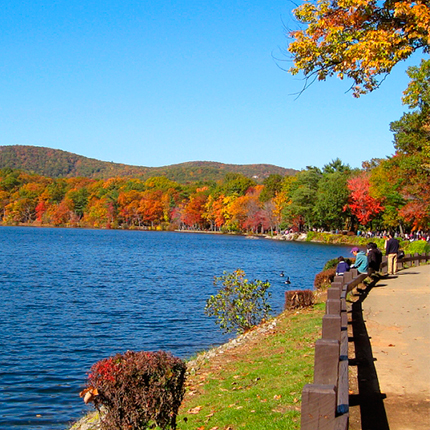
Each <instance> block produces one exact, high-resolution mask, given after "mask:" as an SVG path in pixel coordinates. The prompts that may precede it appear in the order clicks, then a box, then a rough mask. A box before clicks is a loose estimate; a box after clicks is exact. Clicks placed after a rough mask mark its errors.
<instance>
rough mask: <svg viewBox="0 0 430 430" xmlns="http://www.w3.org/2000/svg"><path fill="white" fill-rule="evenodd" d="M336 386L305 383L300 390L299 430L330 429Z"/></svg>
mask: <svg viewBox="0 0 430 430" xmlns="http://www.w3.org/2000/svg"><path fill="white" fill-rule="evenodd" d="M335 412H336V386H334V385H328V384H307V385H305V386H304V388H303V392H302V414H301V415H302V416H301V426H300V429H301V430H331V429H332V428H333V425H334V421H335Z"/></svg>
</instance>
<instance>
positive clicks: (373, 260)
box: [367, 242, 382, 275]
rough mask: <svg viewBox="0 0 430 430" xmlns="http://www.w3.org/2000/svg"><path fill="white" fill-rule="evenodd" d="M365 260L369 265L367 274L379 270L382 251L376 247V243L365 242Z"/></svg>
mask: <svg viewBox="0 0 430 430" xmlns="http://www.w3.org/2000/svg"><path fill="white" fill-rule="evenodd" d="M367 262H368V266H369V267H368V269H367V273H368V274H369V275H371V274H372V273H377V272H379V269H380V268H381V263H382V252H381V251H380V250H379V249H378V246H377V245H376V243H373V242H369V243H368V244H367Z"/></svg>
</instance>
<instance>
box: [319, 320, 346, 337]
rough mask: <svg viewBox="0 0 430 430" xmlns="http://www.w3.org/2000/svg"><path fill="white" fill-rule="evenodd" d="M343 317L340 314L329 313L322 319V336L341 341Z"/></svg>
mask: <svg viewBox="0 0 430 430" xmlns="http://www.w3.org/2000/svg"><path fill="white" fill-rule="evenodd" d="M341 324H342V318H341V316H340V315H331V314H327V315H324V316H323V319H322V338H323V339H334V340H338V341H340V331H341Z"/></svg>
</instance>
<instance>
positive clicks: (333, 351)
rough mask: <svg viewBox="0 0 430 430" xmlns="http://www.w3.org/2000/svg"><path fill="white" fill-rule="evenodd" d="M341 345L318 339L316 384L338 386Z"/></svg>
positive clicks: (315, 363)
mask: <svg viewBox="0 0 430 430" xmlns="http://www.w3.org/2000/svg"><path fill="white" fill-rule="evenodd" d="M339 355H340V344H339V341H338V340H334V339H318V340H317V341H316V343H315V362H314V384H333V385H337V381H338V377H339Z"/></svg>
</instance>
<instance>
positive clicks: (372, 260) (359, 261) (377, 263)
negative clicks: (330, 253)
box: [336, 233, 402, 275]
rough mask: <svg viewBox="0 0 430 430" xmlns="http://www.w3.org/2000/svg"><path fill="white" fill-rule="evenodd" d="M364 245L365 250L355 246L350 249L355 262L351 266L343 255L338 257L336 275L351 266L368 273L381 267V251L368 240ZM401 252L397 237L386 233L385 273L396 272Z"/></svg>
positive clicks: (377, 270)
mask: <svg viewBox="0 0 430 430" xmlns="http://www.w3.org/2000/svg"><path fill="white" fill-rule="evenodd" d="M366 247H367V251H366V252H365V251H362V250H360V248H358V247H356V246H355V247H354V248H352V249H351V254H353V255H354V257H355V262H354V264H353V265H351V266H349V264H348V263H347V262H346V261H345V258H344V257H342V256H341V257H339V258H338V264H337V267H336V275H343V274H344V273H345V272H348V271H349V270H350V269H352V268H354V269H357V270H358V272H359V273H366V274H368V275H372V274H375V273H378V272H379V270H380V269H381V263H382V252H381V250H380V249H379V248H378V246H377V245H376V243H374V242H369V243H368V244H367V246H366ZM401 253H402V251H401V250H400V243H399V241H398V240H397V238H396V237H395V236H394V235H393V234H392V233H387V236H386V241H385V255H386V256H387V273H388V274H389V275H395V274H396V273H397V259H398V258H399V257H400V258H401Z"/></svg>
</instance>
